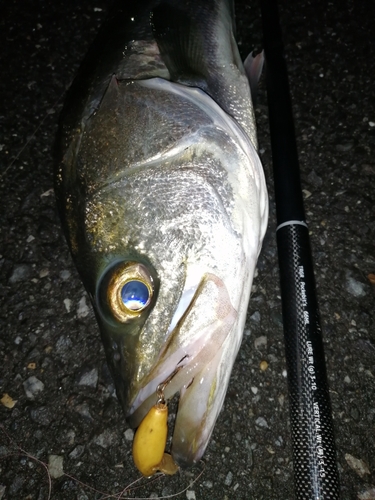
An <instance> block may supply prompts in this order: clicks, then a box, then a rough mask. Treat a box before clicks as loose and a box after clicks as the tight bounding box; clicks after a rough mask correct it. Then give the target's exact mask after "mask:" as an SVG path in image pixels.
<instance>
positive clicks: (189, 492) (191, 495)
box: [186, 490, 197, 500]
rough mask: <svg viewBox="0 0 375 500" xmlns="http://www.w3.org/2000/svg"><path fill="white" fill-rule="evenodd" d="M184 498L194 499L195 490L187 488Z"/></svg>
mask: <svg viewBox="0 0 375 500" xmlns="http://www.w3.org/2000/svg"><path fill="white" fill-rule="evenodd" d="M186 498H187V499H188V500H196V498H197V497H196V496H195V491H194V490H187V491H186Z"/></svg>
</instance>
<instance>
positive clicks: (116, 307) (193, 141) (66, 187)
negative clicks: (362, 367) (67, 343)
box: [55, 0, 268, 466]
mask: <svg viewBox="0 0 375 500" xmlns="http://www.w3.org/2000/svg"><path fill="white" fill-rule="evenodd" d="M55 190H56V196H57V201H58V207H59V211H60V215H61V219H62V223H63V227H64V230H65V234H66V237H67V240H68V243H69V246H70V249H71V252H72V255H73V259H74V261H75V264H76V266H77V268H78V270H79V273H80V275H81V278H82V280H83V283H84V285H85V287H86V289H87V292H88V294H89V296H90V298H91V301H92V304H93V307H94V310H95V314H96V318H97V321H98V324H99V327H100V331H101V336H102V339H103V343H104V346H105V351H106V356H107V361H108V364H109V366H110V368H111V372H112V374H113V377H114V380H115V385H116V390H117V395H118V398H119V400H120V402H121V404H122V406H123V408H124V411H125V414H126V416H127V418H128V419H129V421H130V423H131V424H132V425H134V426H137V425H139V423H140V421H141V420H142V418H143V417H144V415H145V414H146V413H147V412H148V410H149V409H150V408H151V407H152V406H153V405H154V404H155V401H156V391H157V387H158V385H159V384H160V383H162V382H163V381H164V380H166V379H167V378H168V377H169V376H170V375H171V374H172V373H173V372H174V371H176V375H175V376H174V377H173V378H172V380H171V381H170V383H169V384H168V385H167V386H166V388H165V397H166V398H169V397H171V396H172V395H173V394H174V393H176V392H178V391H179V393H180V400H179V409H178V413H177V417H176V423H175V430H174V434H173V441H172V455H173V457H174V459H175V460H176V461H177V463H178V464H180V465H181V466H188V465H191V464H193V463H195V462H196V461H197V460H199V458H200V457H201V456H202V454H203V452H204V450H205V448H206V446H207V443H208V440H209V437H210V435H211V433H212V430H213V427H214V424H215V421H216V419H217V416H218V414H219V412H220V409H221V407H222V404H223V401H224V397H225V393H226V390H227V386H228V383H229V378H230V372H231V369H232V366H233V363H234V360H235V357H236V354H237V351H238V349H239V346H240V343H241V338H242V333H243V328H244V324H245V319H246V312H247V305H248V300H249V296H250V289H251V284H252V279H253V275H254V271H255V266H256V261H257V257H258V255H259V252H260V248H261V243H262V239H263V236H264V233H265V230H266V226H267V217H268V204H267V191H266V186H265V180H264V174H263V170H262V166H261V164H260V160H259V157H258V154H257V142H256V130H255V120H254V115H253V108H252V102H251V96H250V90H249V84H248V81H247V78H246V74H245V71H244V69H243V66H242V63H241V60H240V56H239V53H238V49H237V45H236V42H235V39H234V21H233V6H232V4H231V2H229V1H224V0H202V1H195V2H190V1H188V0H178V1H177V0H166V1H156V0H150V1H137V2H133V1H129V2H126V1H117V2H116V3H115V5H114V7H113V9H112V11H111V13H110V14H109V17H108V19H107V21H106V22H105V23H104V25H103V27H102V29H101V31H100V33H99V35H98V37H97V39H96V41H95V42H94V44H93V46H92V48H91V49H90V51H89V53H88V55H87V57H86V59H85V60H84V62H83V64H82V66H81V68H80V70H79V72H78V75H77V77H76V79H75V81H74V82H73V85H72V87H71V89H70V90H69V92H68V96H67V100H66V103H65V106H64V109H63V112H62V115H61V121H60V128H59V134H58V141H57V162H56V169H55ZM176 368H179V370H176Z"/></svg>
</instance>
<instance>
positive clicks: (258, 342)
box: [254, 335, 267, 349]
mask: <svg viewBox="0 0 375 500" xmlns="http://www.w3.org/2000/svg"><path fill="white" fill-rule="evenodd" d="M254 347H255V349H259V348H260V347H267V337H266V336H265V335H261V336H260V337H258V338H256V339H255V340H254Z"/></svg>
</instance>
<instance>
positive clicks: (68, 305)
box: [64, 299, 72, 313]
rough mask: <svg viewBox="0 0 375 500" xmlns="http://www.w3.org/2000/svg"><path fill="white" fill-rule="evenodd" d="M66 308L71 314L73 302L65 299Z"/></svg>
mask: <svg viewBox="0 0 375 500" xmlns="http://www.w3.org/2000/svg"><path fill="white" fill-rule="evenodd" d="M64 306H65V309H66V312H68V313H69V312H70V311H71V309H72V301H71V300H70V299H64Z"/></svg>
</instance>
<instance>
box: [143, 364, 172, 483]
mask: <svg viewBox="0 0 375 500" xmlns="http://www.w3.org/2000/svg"><path fill="white" fill-rule="evenodd" d="M180 369H181V367H178V368H177V369H176V370H175V371H174V372H173V373H172V375H170V376H169V377H168V378H167V379H166V380H165V381H164V382H163V383H161V384H160V385H159V386H158V388H157V396H158V400H157V402H156V404H155V405H154V406H153V407H152V408H151V409H150V410H149V412H148V413H147V415H146V416H145V417H144V419H143V420H142V422H141V423H140V425H139V427H138V429H137V431H136V433H135V436H134V441H133V460H134V464H135V466H136V467H137V469H138V470H139V472H141V474H143V475H144V476H146V477H149V476H152V475H153V474H155V472H158V471H160V472H163V473H164V474H168V475H173V474H175V473H176V472H177V471H178V468H179V467H178V465H177V464H176V462H175V461H174V460H173V458H172V456H171V455H170V454H169V453H165V452H164V450H165V445H166V442H167V436H168V405H167V403H166V401H165V398H164V390H165V388H166V386H167V385H168V383H169V382H170V381H171V380H172V378H173V377H174V376H175V375H176V373H177V372H178V371H179V370H180Z"/></svg>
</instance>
